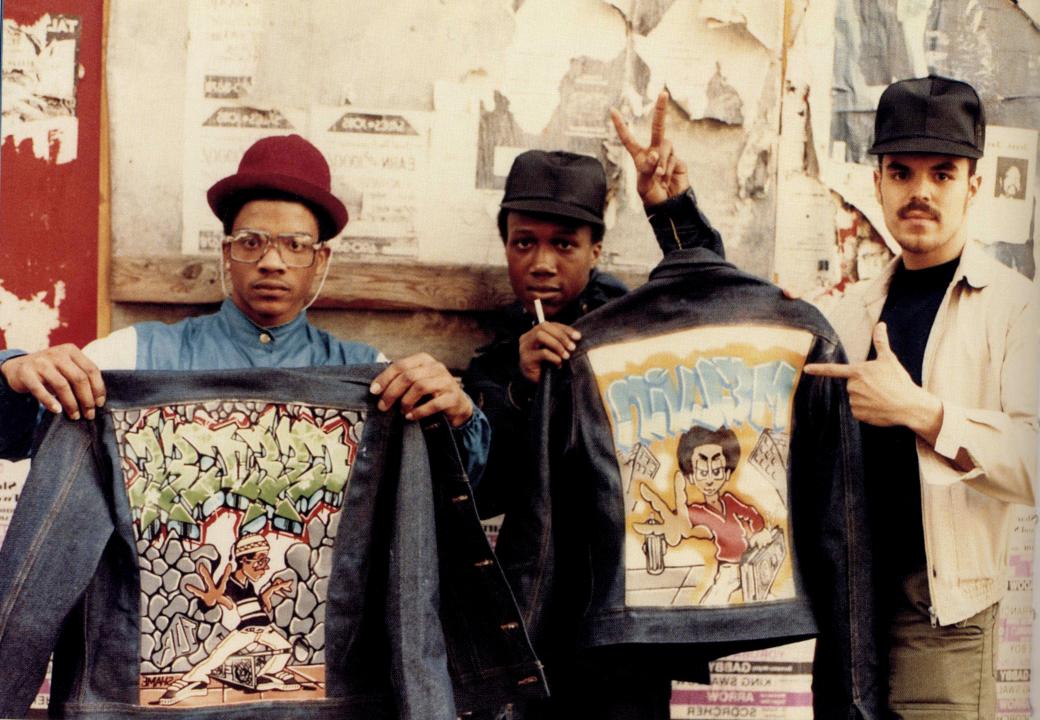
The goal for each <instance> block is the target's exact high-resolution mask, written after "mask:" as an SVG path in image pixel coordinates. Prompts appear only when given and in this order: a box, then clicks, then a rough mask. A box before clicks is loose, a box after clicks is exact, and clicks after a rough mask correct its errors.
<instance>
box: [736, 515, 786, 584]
mask: <svg viewBox="0 0 1040 720" xmlns="http://www.w3.org/2000/svg"><path fill="white" fill-rule="evenodd" d="M769 534H770V536H771V537H772V539H771V540H770V541H769V543H768V544H766V545H763V546H762V547H757V548H748V550H747V552H745V553H744V556H743V557H742V558H741V559H740V587H741V589H742V590H743V592H744V602H760V601H762V600H766V599H768V597H769V591H770V590H771V589H772V587H773V581H774V580H776V576H777V574H778V573H779V572H780V566H781V565H782V564H783V561H784V555H786V554H787V550H786V547H785V545H784V534H783V532H782V531H781V530H780V528H773V529H772V530H771V531H770V532H769Z"/></svg>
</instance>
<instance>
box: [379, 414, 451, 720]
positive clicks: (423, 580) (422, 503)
mask: <svg viewBox="0 0 1040 720" xmlns="http://www.w3.org/2000/svg"><path fill="white" fill-rule="evenodd" d="M400 457H401V466H400V473H399V475H398V482H397V500H396V505H395V511H394V528H393V534H392V540H391V549H390V571H389V576H388V588H387V600H386V604H387V607H386V610H387V612H386V619H387V632H388V634H389V637H390V645H391V658H392V666H393V682H394V687H395V688H396V691H397V701H398V713H399V717H400V718H401V720H428V719H429V720H438V719H442V720H455V716H456V714H455V702H454V698H453V696H452V689H451V677H450V676H449V674H448V659H447V649H446V647H445V644H444V631H443V629H442V627H441V622H440V615H439V610H440V593H439V586H440V573H439V570H438V563H437V534H436V524H435V520H434V508H433V481H432V477H431V472H430V464H429V457H428V454H427V452H426V445H425V443H424V441H423V437H422V431H421V429H420V427H419V425H418V424H417V423H406V424H405V426H404V430H403V440H402V447H401V455H400Z"/></svg>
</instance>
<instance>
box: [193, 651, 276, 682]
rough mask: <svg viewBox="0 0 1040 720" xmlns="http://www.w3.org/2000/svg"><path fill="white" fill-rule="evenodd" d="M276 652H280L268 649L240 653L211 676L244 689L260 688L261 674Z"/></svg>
mask: <svg viewBox="0 0 1040 720" xmlns="http://www.w3.org/2000/svg"><path fill="white" fill-rule="evenodd" d="M276 654H278V653H276V652H274V651H272V650H266V649H265V650H258V651H257V652H244V653H238V654H236V655H232V656H231V657H229V658H228V659H227V660H225V661H224V662H223V663H222V664H221V665H220V666H219V667H217V668H216V669H215V670H213V671H212V672H211V673H210V674H209V676H210V677H211V678H213V679H214V680H219V681H220V682H222V683H226V684H228V685H233V686H235V687H238V688H242V689H243V690H253V691H256V690H260V689H261V688H260V687H259V685H260V680H259V677H260V674H261V672H262V671H263V669H264V667H266V666H267V664H268V663H269V662H270V661H271V658H272V657H274V656H275V655H276Z"/></svg>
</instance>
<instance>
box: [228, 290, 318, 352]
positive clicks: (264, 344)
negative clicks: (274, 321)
mask: <svg viewBox="0 0 1040 720" xmlns="http://www.w3.org/2000/svg"><path fill="white" fill-rule="evenodd" d="M219 315H220V318H221V320H222V322H223V323H224V325H225V329H226V330H227V334H228V336H229V337H230V338H231V339H232V341H233V342H234V343H235V344H236V345H238V346H239V347H243V348H250V349H256V350H261V351H267V352H272V351H274V349H275V348H276V347H277V348H280V349H281V348H286V349H287V348H291V347H303V346H305V345H306V344H307V343H308V337H307V328H308V327H309V323H308V322H307V313H306V311H301V312H300V313H299V314H298V315H297V316H296V317H294V318H293V319H292V320H290V321H289V322H287V323H285V324H284V325H277V326H275V327H262V326H260V325H257V324H256V323H254V322H253V321H252V320H250V319H249V317H248V316H247V315H246V314H245V313H244V312H242V310H241V309H240V308H239V307H238V306H237V305H235V303H234V301H233V300H232V299H231V298H225V299H224V302H223V303H222V304H221V306H220V313H219Z"/></svg>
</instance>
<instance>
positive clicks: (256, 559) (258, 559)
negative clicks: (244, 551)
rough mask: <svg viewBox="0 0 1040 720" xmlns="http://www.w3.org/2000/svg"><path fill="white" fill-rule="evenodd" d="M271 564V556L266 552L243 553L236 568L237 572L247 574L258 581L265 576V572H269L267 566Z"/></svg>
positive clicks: (254, 580) (237, 573)
mask: <svg viewBox="0 0 1040 720" xmlns="http://www.w3.org/2000/svg"><path fill="white" fill-rule="evenodd" d="M270 566H271V558H270V557H268V555H267V553H265V552H257V553H252V554H250V555H243V556H242V557H240V558H238V568H237V569H236V570H235V574H236V575H239V574H241V575H245V576H246V577H247V578H249V579H250V580H252V581H253V582H256V581H258V580H259V579H260V578H262V577H263V576H264V573H266V572H267V568H269V567H270Z"/></svg>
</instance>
